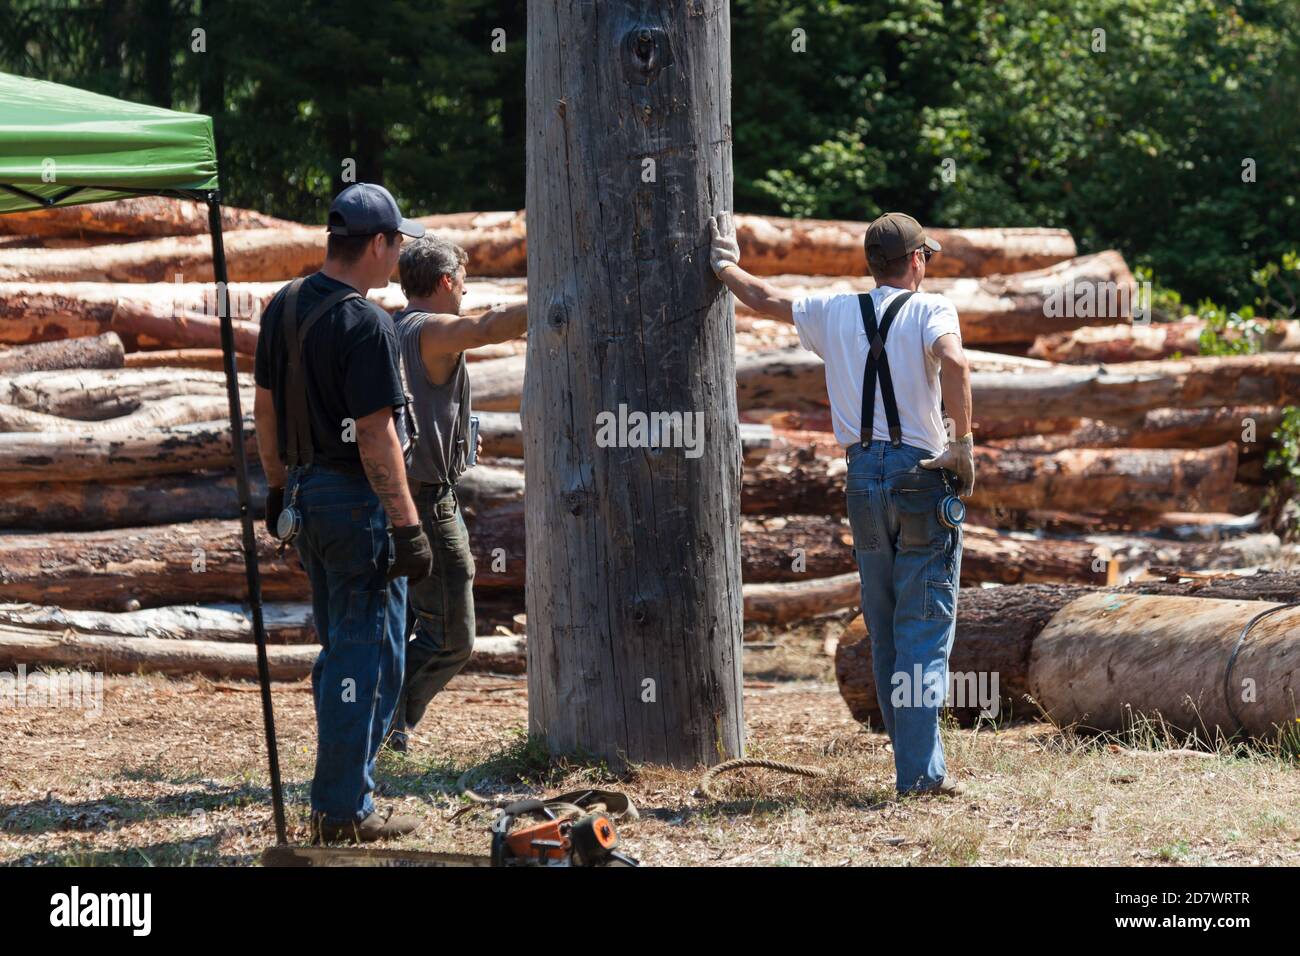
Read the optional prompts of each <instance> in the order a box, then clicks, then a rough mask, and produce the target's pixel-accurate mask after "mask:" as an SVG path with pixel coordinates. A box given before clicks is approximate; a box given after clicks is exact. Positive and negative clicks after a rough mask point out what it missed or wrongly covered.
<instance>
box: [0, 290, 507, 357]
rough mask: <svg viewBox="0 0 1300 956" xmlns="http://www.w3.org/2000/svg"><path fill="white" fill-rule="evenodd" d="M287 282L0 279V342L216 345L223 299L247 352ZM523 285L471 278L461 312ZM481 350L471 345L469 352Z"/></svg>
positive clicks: (398, 295)
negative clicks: (221, 284) (110, 337)
mask: <svg viewBox="0 0 1300 956" xmlns="http://www.w3.org/2000/svg"><path fill="white" fill-rule="evenodd" d="M286 281H287V280H279V281H275V280H272V281H261V282H231V283H229V284H228V285H227V286H226V287H225V292H224V295H219V294H218V290H217V288H216V286H215V285H214V284H213V283H210V282H197V281H194V282H191V281H183V282H0V342H13V343H28V342H42V341H52V340H56V339H63V338H68V337H70V336H78V335H98V334H99V333H101V332H105V331H109V330H110V329H111V330H115V331H117V332H118V333H119V334H120V335H121V337H122V341H123V343H124V344H125V345H126V348H127V351H128V352H129V351H133V350H135V349H142V348H156V347H159V346H175V347H177V348H187V347H205V348H210V347H215V346H216V345H217V344H219V343H218V341H217V339H215V338H214V337H213V332H212V331H211V330H212V328H213V326H212V323H213V322H215V320H216V316H217V313H218V306H219V305H221V304H223V302H222V300H223V299H224V304H225V305H226V306H227V307H228V308H229V310H230V314H231V317H232V318H233V319H234V321H235V330H236V337H235V346H236V349H237V350H238V351H241V352H246V353H249V354H251V353H252V351H253V346H254V345H255V343H256V340H257V325H258V320H259V319H260V318H261V314H262V310H263V309H264V308H265V307H266V304H267V303H268V302H270V300H271V299H272V297H273V296H274V295H275V294H276V293H277V292H279V291H280V289H282V288H283V287H284V285H285V282H286ZM526 292H527V282H526V280H523V279H475V280H473V281H471V282H470V283H468V286H467V288H466V292H465V296H464V298H463V299H462V300H461V311H462V313H463V314H466V315H469V314H475V313H478V312H481V311H483V310H484V309H488V308H491V307H493V306H497V305H508V304H512V303H519V302H522V301H525V300H526ZM368 298H369V299H370V301H372V302H374V303H375V304H376V305H378V306H379V307H380V308H382V309H385V310H387V311H389V312H394V311H396V310H398V309H400V308H403V307H404V306H405V305H406V297H405V296H404V295H402V290H401V289H400V288H399V287H398V285H397V284H396V283H390V284H389V285H387V286H384V287H382V288H377V289H371V290H370V292H369V293H368ZM179 320H184V321H179ZM204 320H206V321H204ZM169 322H171V323H172V325H174V326H175V327H171V326H169V325H168V323H169ZM479 354H481V353H480V352H478V351H472V352H471V357H474V356H476V355H479ZM511 354H513V353H511Z"/></svg>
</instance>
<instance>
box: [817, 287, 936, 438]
mask: <svg viewBox="0 0 1300 956" xmlns="http://www.w3.org/2000/svg"><path fill="white" fill-rule="evenodd" d="M903 291H904V290H902V289H897V288H894V287H893V286H880V287H878V288H876V289H873V290H872V292H871V303H872V305H874V306H875V307H876V324H877V326H879V324H880V322H881V321H882V320H883V319H884V317H885V309H886V308H888V306H889V302H890V301H891V300H892V299H893V298H894V296H896V295H898V294H899V293H901V292H903ZM794 324H795V328H796V329H798V330H799V343H800V344H801V345H802V346H803V347H804V348H806V349H808V350H809V351H812V352H816V353H817V354H818V355H820V356H821V358H822V361H823V362H825V363H826V392H827V394H828V395H829V396H830V401H831V422H832V424H833V425H834V428H835V438H836V440H838V441H839V443H840V444H841V445H844V446H845V447H846V448H847V447H848V446H849V445H853V444H856V443H857V442H858V440H859V435H860V432H861V420H862V373H863V372H864V371H865V370H866V366H867V353H868V352H869V351H870V344H869V343H868V342H867V333H866V330H864V329H863V327H862V312H861V311H860V310H859V309H858V297H857V296H856V295H854V294H850V293H837V294H831V295H810V296H806V297H805V298H802V299H799V300H797V301H796V302H795V303H794ZM950 332H952V333H955V334H956V335H957V337H958V338H960V337H961V326H960V325H959V324H958V322H957V310H956V309H955V308H953V304H952V303H951V302H949V301H948V300H947V299H946V298H945V297H943V296H941V295H937V294H935V293H929V292H918V293H916V294H915V295H913V296H912V298H910V299H909V300H908V301H907V303H906V304H905V305H904V306H903V308H902V309H901V310H900V311H899V313H898V315H897V316H895V318H894V322H893V324H892V325H891V326H890V327H889V335H888V336H886V338H885V354H886V355H888V356H889V373H890V376H891V377H892V379H893V383H894V398H895V399H896V400H897V402H898V418H899V423H900V424H901V425H902V427H903V444H905V445H914V446H916V447H917V448H924V449H926V450H928V451H930V452H933V453H935V454H939V453H940V452H942V451H943V449H944V447H945V445H946V444H947V441H948V439H947V433H946V432H945V430H944V427H943V415H942V413H941V412H940V410H939V406H940V401H941V399H942V393H941V391H940V388H939V360H938V359H937V358H935V356H934V354H933V353H932V352H931V351H930V350H931V348H933V346H934V343H935V341H936V340H937V339H938V338H939V336H941V335H947V334H948V333H950ZM875 419H876V421H875V429H874V432H873V435H872V437H873V438H875V439H877V440H879V439H884V440H886V441H887V440H888V439H889V420H888V419H887V418H886V417H885V400H884V398H882V397H881V394H880V380H879V377H877V379H876V404H875Z"/></svg>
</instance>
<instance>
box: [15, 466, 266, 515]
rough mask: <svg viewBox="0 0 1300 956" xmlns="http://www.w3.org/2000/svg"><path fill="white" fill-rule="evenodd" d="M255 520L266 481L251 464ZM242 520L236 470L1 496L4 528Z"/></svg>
mask: <svg viewBox="0 0 1300 956" xmlns="http://www.w3.org/2000/svg"><path fill="white" fill-rule="evenodd" d="M250 465H251V467H250V468H249V493H250V499H251V501H250V505H251V509H252V513H253V516H254V517H255V518H261V517H262V514H263V510H264V508H265V502H266V478H265V477H264V476H263V475H262V470H261V467H260V466H258V465H257V464H256V463H250ZM237 517H239V497H238V495H237V494H236V489H235V474H234V471H233V469H231V468H229V467H222V468H221V469H219V470H216V471H211V472H195V473H193V474H181V475H158V476H151V477H148V478H125V479H119V480H116V481H49V482H42V483H41V484H35V485H32V484H25V483H24V484H18V485H12V486H7V487H5V489H4V494H3V495H0V528H5V529H9V530H15V531H18V530H27V531H44V530H48V529H50V528H59V529H61V530H65V531H100V530H105V529H110V528H138V527H144V526H146V525H158V524H183V523H184V522H187V521H204V520H210V519H217V518H237Z"/></svg>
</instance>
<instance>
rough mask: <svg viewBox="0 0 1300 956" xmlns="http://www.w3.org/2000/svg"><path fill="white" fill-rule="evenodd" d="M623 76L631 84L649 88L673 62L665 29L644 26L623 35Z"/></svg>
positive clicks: (634, 28)
mask: <svg viewBox="0 0 1300 956" xmlns="http://www.w3.org/2000/svg"><path fill="white" fill-rule="evenodd" d="M622 46H623V50H622V55H623V75H624V77H625V78H626V79H627V81H628V82H629V83H632V84H635V85H637V86H647V85H649V84H650V83H653V82H654V81H655V80H656V79H657V78H658V76H659V74H660V73H662V72H663V71H664V68H665V67H667V66H668V65H669V64H671V63H672V62H673V51H672V46H671V45H670V44H669V42H668V33H667V32H666V31H665V30H664V29H663V27H657V26H651V25H648V24H644V25H641V26H634V27H632V28H631V29H630V30H628V31H627V32H626V33H624V34H623V44H622Z"/></svg>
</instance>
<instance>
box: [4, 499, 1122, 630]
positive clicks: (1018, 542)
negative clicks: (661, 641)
mask: <svg viewBox="0 0 1300 956" xmlns="http://www.w3.org/2000/svg"><path fill="white" fill-rule="evenodd" d="M467 510H468V509H467ZM467 517H468V519H469V520H468V523H469V525H470V548H471V550H472V551H473V553H474V557H475V561H476V563H477V573H476V575H475V583H476V586H477V587H479V588H485V589H493V588H507V589H516V590H518V589H520V588H522V587H523V586H524V573H525V563H524V554H525V551H524V521H523V508H522V503H518V502H517V503H514V504H511V505H503V506H501V507H499V508H495V509H492V510H490V511H488V512H486V513H483V514H479V515H474V514H472V513H470V514H468V515H467ZM240 540H241V539H240V531H239V525H238V523H237V522H235V521H194V522H189V523H185V524H171V525H158V526H152V527H141V528H126V529H117V530H111V531H90V532H64V531H54V532H45V533H42V534H26V533H18V534H0V593H3V594H4V595H5V597H6V598H7V599H8V600H10V601H28V602H32V603H37V604H54V605H58V606H60V607H67V608H102V609H110V610H120V609H122V608H124V607H126V606H127V604H128V603H129V602H131V601H137V602H139V604H140V606H144V607H157V606H161V605H166V604H185V603H194V602H210V601H239V600H242V599H243V598H244V596H245V582H244V576H243V575H244V566H243V557H242V552H241V550H240ZM257 541H258V554H259V559H260V561H261V570H262V585H263V589H264V592H265V597H266V600H268V601H301V600H304V599H305V597H306V593H307V581H306V577H305V575H304V574H303V573H302V571H301V569H300V568H299V566H298V562H297V557H296V555H294V553H293V552H292V550H290V551H289V552H287V553H286V555H285V557H283V558H281V557H279V556H278V555H277V553H276V550H277V544H276V542H275V541H274V540H273V539H272V538H271V537H270V536H269V535H268V534H267V533H266V531H265V529H264V528H262V527H261V525H260V523H259V525H258V527H257ZM855 568H856V565H855V563H854V561H853V551H852V535H851V533H850V531H849V528H848V525H847V523H845V522H844V520H843V519H840V518H825V517H819V516H811V515H792V516H789V517H783V518H766V519H745V520H744V521H742V524H741V570H742V575H743V578H744V580H746V581H748V582H750V583H766V582H775V581H807V580H811V579H813V578H828V577H832V576H834V575H839V574H846V573H849V572H852V571H854V570H855ZM664 573H669V572H668V571H665V572H664ZM1107 573H1108V566H1107V563H1106V561H1105V560H1102V559H1101V558H1099V557H1098V554H1097V553H1096V548H1095V547H1094V546H1092V545H1090V544H1088V543H1087V542H1082V541H1070V540H1053V539H1029V538H1026V539H1020V538H1009V537H1005V536H1000V535H998V534H997V533H995V532H993V531H990V530H988V529H976V528H969V529H968V530H967V535H966V550H965V557H964V558H963V580H966V581H968V582H972V581H979V580H991V581H1001V582H1019V581H1041V580H1052V581H1060V580H1073V581H1084V582H1093V583H1096V582H1104V581H1105V580H1106V577H1107Z"/></svg>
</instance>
